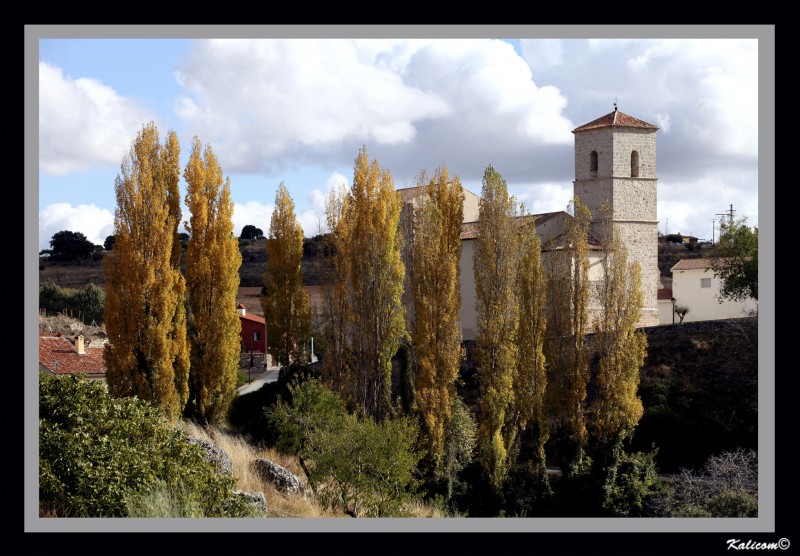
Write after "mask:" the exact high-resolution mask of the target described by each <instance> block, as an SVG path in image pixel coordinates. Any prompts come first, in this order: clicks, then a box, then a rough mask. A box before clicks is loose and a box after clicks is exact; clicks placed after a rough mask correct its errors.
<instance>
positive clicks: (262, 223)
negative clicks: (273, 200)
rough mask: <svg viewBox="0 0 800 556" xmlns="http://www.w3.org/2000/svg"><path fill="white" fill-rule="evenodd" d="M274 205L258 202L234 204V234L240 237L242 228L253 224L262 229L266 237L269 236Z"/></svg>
mask: <svg viewBox="0 0 800 556" xmlns="http://www.w3.org/2000/svg"><path fill="white" fill-rule="evenodd" d="M273 208H274V207H273V205H265V204H263V203H259V202H258V201H247V202H245V203H236V202H234V204H233V217H232V220H233V233H234V234H235V235H236V236H237V237H238V236H240V235H241V233H242V228H244V227H245V226H247V225H248V224H251V225H253V226H255V227H256V228H260V229H261V231H263V232H264V236H266V235H267V234H269V223H270V220H271V219H272V210H273Z"/></svg>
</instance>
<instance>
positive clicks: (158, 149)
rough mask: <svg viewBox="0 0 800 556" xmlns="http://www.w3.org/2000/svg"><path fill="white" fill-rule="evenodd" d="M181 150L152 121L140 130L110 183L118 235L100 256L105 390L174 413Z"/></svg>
mask: <svg viewBox="0 0 800 556" xmlns="http://www.w3.org/2000/svg"><path fill="white" fill-rule="evenodd" d="M179 154H180V146H179V144H178V137H177V134H176V133H175V132H174V131H170V132H169V133H168V135H167V138H166V140H165V142H164V144H163V145H161V144H159V136H158V130H157V128H156V126H155V124H153V123H152V122H151V123H150V124H147V125H145V126H143V128H142V130H141V131H140V132H139V133H138V134H137V137H136V139H135V140H134V141H133V143H132V145H131V149H130V151H129V153H128V154H127V155H126V156H125V157H124V158H123V161H122V164H121V175H120V176H117V178H116V181H115V187H114V188H115V192H116V198H117V210H116V213H115V217H114V237H116V238H117V241H116V243H115V245H114V250H113V251H111V253H109V254H108V255H107V256H106V257H105V258H104V259H103V270H104V273H105V282H106V306H105V318H104V320H105V324H106V333H107V334H108V340H109V343H108V345H107V346H106V348H105V362H106V369H107V372H106V380H107V382H108V388H109V392H110V393H111V394H112V395H113V396H117V397H119V396H138V397H139V398H140V399H143V400H147V401H149V402H151V403H153V404H154V405H156V406H158V407H160V408H161V409H162V410H163V412H164V414H165V415H166V416H168V417H171V418H175V417H177V416H178V415H180V413H181V411H182V410H183V408H184V406H185V405H186V401H187V399H188V396H189V344H188V340H187V335H186V310H185V295H186V285H185V280H184V277H183V275H182V274H181V272H180V268H179V259H180V248H178V257H177V258H176V257H175V250H174V248H175V244H176V242H177V229H178V224H179V221H180V208H179V207H180V203H179V199H178V200H176V196H177V195H179V191H178V181H179V178H180V167H179V166H178V157H179ZM176 211H177V212H176Z"/></svg>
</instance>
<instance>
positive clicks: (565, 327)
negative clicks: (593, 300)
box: [543, 198, 591, 477]
mask: <svg viewBox="0 0 800 556" xmlns="http://www.w3.org/2000/svg"><path fill="white" fill-rule="evenodd" d="M572 208H573V215H572V217H571V218H568V219H567V221H566V231H565V235H564V242H563V246H562V247H561V248H558V249H552V250H550V251H548V253H547V257H545V258H544V260H543V262H544V268H545V276H546V283H547V287H546V292H547V302H546V306H547V311H546V313H547V335H546V338H545V342H544V353H545V358H546V360H547V364H548V372H547V385H548V388H547V393H546V402H545V403H546V407H547V413H548V414H549V415H550V419H551V433H552V434H551V444H552V445H553V446H554V449H555V451H556V452H557V454H558V455H557V458H556V459H558V460H559V461H560V463H561V466H562V471H563V474H564V476H565V477H571V476H573V475H574V474H576V473H578V472H579V471H580V470H581V468H582V465H583V464H584V463H585V462H584V456H585V449H586V443H587V439H588V431H587V429H586V413H585V406H584V402H585V400H586V384H587V381H588V379H589V359H588V350H587V346H586V333H587V332H588V325H589V311H588V304H589V256H588V253H589V241H588V231H589V224H590V222H591V214H590V213H589V210H588V209H587V208H586V206H585V205H584V204H583V203H581V202H580V200H579V199H577V198H576V199H575V200H574V201H573V203H572Z"/></svg>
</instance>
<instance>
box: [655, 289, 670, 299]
mask: <svg viewBox="0 0 800 556" xmlns="http://www.w3.org/2000/svg"><path fill="white" fill-rule="evenodd" d="M656 299H657V300H658V301H661V300H664V299H666V300H671V299H672V288H659V289H658V292H656Z"/></svg>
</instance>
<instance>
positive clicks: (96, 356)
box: [39, 335, 106, 376]
mask: <svg viewBox="0 0 800 556" xmlns="http://www.w3.org/2000/svg"><path fill="white" fill-rule="evenodd" d="M84 351H85V352H86V353H84V354H83V355H79V354H78V352H77V351H75V346H73V345H72V343H71V342H70V341H69V340H67V339H66V338H64V337H62V336H53V335H51V336H40V337H39V366H40V368H44V369H46V370H48V371H50V372H51V373H53V374H57V375H69V374H74V373H86V375H87V376H103V375H105V374H106V364H105V362H104V361H103V348H89V347H87V348H85V349H84Z"/></svg>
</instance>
